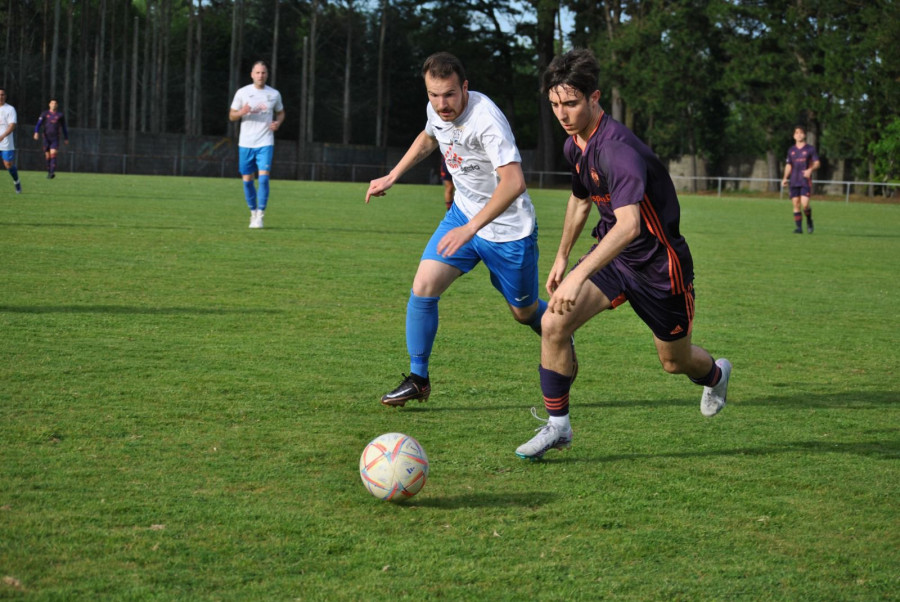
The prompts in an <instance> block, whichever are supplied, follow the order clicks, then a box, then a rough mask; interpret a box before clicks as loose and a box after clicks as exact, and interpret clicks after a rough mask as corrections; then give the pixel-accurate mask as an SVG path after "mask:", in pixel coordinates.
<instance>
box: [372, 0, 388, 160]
mask: <svg viewBox="0 0 900 602" xmlns="http://www.w3.org/2000/svg"><path fill="white" fill-rule="evenodd" d="M387 11H388V0H381V27H380V31H379V33H378V83H377V85H376V89H377V91H376V94H375V95H376V97H377V98H376V101H375V146H384V144H385V141H384V140H383V139H382V131H383V129H382V128H383V126H384V123H383V122H384V109H385V103H384V41H385V37H386V35H387Z"/></svg>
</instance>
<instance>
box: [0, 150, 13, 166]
mask: <svg viewBox="0 0 900 602" xmlns="http://www.w3.org/2000/svg"><path fill="white" fill-rule="evenodd" d="M0 159H2V160H3V161H6V162H7V163H14V162H15V161H16V151H14V150H9V151H0Z"/></svg>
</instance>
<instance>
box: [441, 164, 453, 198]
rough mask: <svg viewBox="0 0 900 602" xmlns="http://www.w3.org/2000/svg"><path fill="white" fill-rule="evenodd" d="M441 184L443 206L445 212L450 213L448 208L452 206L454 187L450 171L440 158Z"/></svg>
mask: <svg viewBox="0 0 900 602" xmlns="http://www.w3.org/2000/svg"><path fill="white" fill-rule="evenodd" d="M441 182H443V183H444V205H446V206H447V211H450V207H452V206H453V193H454V192H455V191H456V187H455V186H453V176H451V175H450V170H448V169H447V162H446V161H445V160H444V158H443V157H441Z"/></svg>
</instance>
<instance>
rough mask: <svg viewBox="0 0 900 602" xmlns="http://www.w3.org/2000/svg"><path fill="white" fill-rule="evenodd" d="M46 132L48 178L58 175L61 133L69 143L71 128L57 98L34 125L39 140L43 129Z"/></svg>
mask: <svg viewBox="0 0 900 602" xmlns="http://www.w3.org/2000/svg"><path fill="white" fill-rule="evenodd" d="M42 130H43V134H44V158H45V159H46V160H47V179H50V180H52V179H53V178H55V177H56V155H57V153H58V152H59V140H60V134H62V140H63V142H65V143H66V144H69V130H68V129H66V117H65V115H63V114H62V111H60V110H59V103H58V102H56V99H53V98H51V99H50V108H49V109H47V110H46V111H44V112H43V113H41V116H40V117H39V118H38V120H37V123H36V124H35V125H34V139H35V140H39V139H40V136H41V131H42Z"/></svg>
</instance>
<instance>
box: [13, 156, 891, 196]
mask: <svg viewBox="0 0 900 602" xmlns="http://www.w3.org/2000/svg"><path fill="white" fill-rule="evenodd" d="M16 155H17V163H18V164H19V169H25V170H33V171H41V170H43V169H44V168H45V161H44V154H43V152H42V151H39V150H33V149H24V150H21V151H17V152H16ZM392 167H393V164H391V165H386V164H381V165H375V164H362V163H340V162H331V161H309V162H305V161H290V160H287V161H285V160H279V159H278V157H277V154H276V160H275V163H274V165H273V167H272V172H271V173H272V177H273V178H276V179H285V180H307V181H333V182H368V181H369V180H372V179H374V178H377V177H380V176H382V175H384V174H386V173H387V172H388V171H389V170H390V169H391V168H392ZM57 168H58V170H59V171H71V172H89V173H110V174H122V175H158V176H194V177H213V178H225V177H229V178H230V177H237V174H238V162H237V157H236V156H228V157H213V158H204V157H197V156H188V155H129V154H122V153H91V152H73V151H65V150H64V151H63V152H61V153H60V155H59V157H58V160H57ZM524 173H525V179H526V181H527V182H528V186H529V187H531V188H567V187H568V186H569V185H570V178H571V176H570V174H569V172H567V171H537V170H529V169H526V170H524ZM672 180H673V182H674V183H675V186H676V188H678V189H679V191H681V192H698V193H712V192H715V193H716V194H717V195H718V196H722V194H723V193H727V192H729V191H731V192H737V191H756V192H765V191H766V190H767V189H768V187H769V185H770V184H774V187H775V188H777V189H778V190H779V197H780V198H784V197H785V195H786V194H787V192H788V191H786V190H785V189H784V188H783V187H781V180H780V179H771V178H742V177H732V176H696V177H692V176H677V175H673V176H672ZM403 181H404V182H409V183H421V184H437V183H438V174H437V170H436V169H433V168H432V169H429V168H428V167H427V166H422V165H421V164H420V165H419V166H417V169H415V170H413V171H411V172H408V173H407V174H406V175H405V176H404V178H403ZM898 187H900V183H898V182H854V181H846V180H813V191H814V193H815V194H817V195H827V196H842V197H843V198H844V201H845V202H848V203H849V202H850V200H851V195H854V196H868V197H872V196H876V197H881V198H884V199H888V200H891V201H892V202H900V195H898V194H897V188H898Z"/></svg>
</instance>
